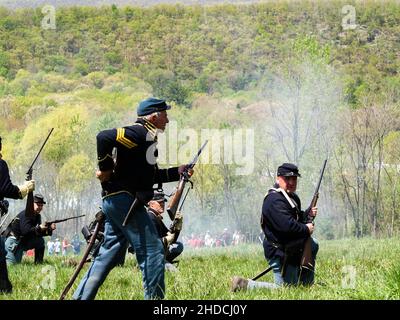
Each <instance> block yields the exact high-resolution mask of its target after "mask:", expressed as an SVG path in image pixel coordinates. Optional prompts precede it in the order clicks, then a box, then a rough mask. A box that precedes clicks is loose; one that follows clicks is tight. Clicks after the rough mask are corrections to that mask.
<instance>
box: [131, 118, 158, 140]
mask: <svg viewBox="0 0 400 320" xmlns="http://www.w3.org/2000/svg"><path fill="white" fill-rule="evenodd" d="M136 123H139V124H141V125H142V126H143V127H145V128H146V129H147V131H148V132H149V133H150V134H151V136H152V138H155V137H156V136H157V130H158V129H157V128H156V126H155V125H154V124H152V123H151V122H150V121H148V120H146V119H144V118H139V119H138V120H137V121H136Z"/></svg>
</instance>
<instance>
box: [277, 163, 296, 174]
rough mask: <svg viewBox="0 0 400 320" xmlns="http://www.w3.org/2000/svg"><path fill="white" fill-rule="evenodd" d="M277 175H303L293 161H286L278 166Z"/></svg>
mask: <svg viewBox="0 0 400 320" xmlns="http://www.w3.org/2000/svg"><path fill="white" fill-rule="evenodd" d="M277 176H278V177H279V176H283V177H301V175H300V173H299V169H298V168H297V166H296V165H294V164H293V163H284V164H282V165H281V166H279V167H278V172H277Z"/></svg>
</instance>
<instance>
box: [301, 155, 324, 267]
mask: <svg viewBox="0 0 400 320" xmlns="http://www.w3.org/2000/svg"><path fill="white" fill-rule="evenodd" d="M327 161H328V160H327V159H326V160H325V161H324V164H323V166H322V170H321V174H320V176H319V180H318V183H317V187H316V188H315V192H314V195H313V198H312V200H311V204H310V207H309V208H310V210H311V208H313V207H315V206H316V205H317V201H318V197H319V187H320V186H321V181H322V177H323V176H324V172H325V167H326V163H327ZM314 218H315V217H313V216H310V215H309V216H308V218H307V223H314ZM311 243H312V242H311V236H309V237H308V238H307V239H306V241H305V243H304V247H303V255H302V257H301V260H300V267H301V268H302V269H303V268H305V269H308V270H311V271H314V266H315V261H314V259H313V256H312V251H311Z"/></svg>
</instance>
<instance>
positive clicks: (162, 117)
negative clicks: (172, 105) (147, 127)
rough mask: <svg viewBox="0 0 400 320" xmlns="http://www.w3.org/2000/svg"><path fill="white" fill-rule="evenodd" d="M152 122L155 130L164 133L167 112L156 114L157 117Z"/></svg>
mask: <svg viewBox="0 0 400 320" xmlns="http://www.w3.org/2000/svg"><path fill="white" fill-rule="evenodd" d="M152 122H153V124H154V126H155V127H156V128H157V129H160V130H162V131H164V130H165V127H166V126H167V123H168V122H169V120H168V115H167V111H160V112H158V116H157V117H155V118H154V120H153V121H152Z"/></svg>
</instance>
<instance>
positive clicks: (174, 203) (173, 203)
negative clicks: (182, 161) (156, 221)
mask: <svg viewBox="0 0 400 320" xmlns="http://www.w3.org/2000/svg"><path fill="white" fill-rule="evenodd" d="M185 185H186V181H185V178H184V176H183V175H182V176H181V178H180V179H179V183H178V187H177V188H176V191H175V193H174V195H173V197H172V198H171V200H170V201H169V203H168V208H167V212H168V215H169V218H170V219H171V220H174V219H175V215H176V211H177V210H178V205H179V201H180V200H181V197H182V194H183V190H184V189H185Z"/></svg>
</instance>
